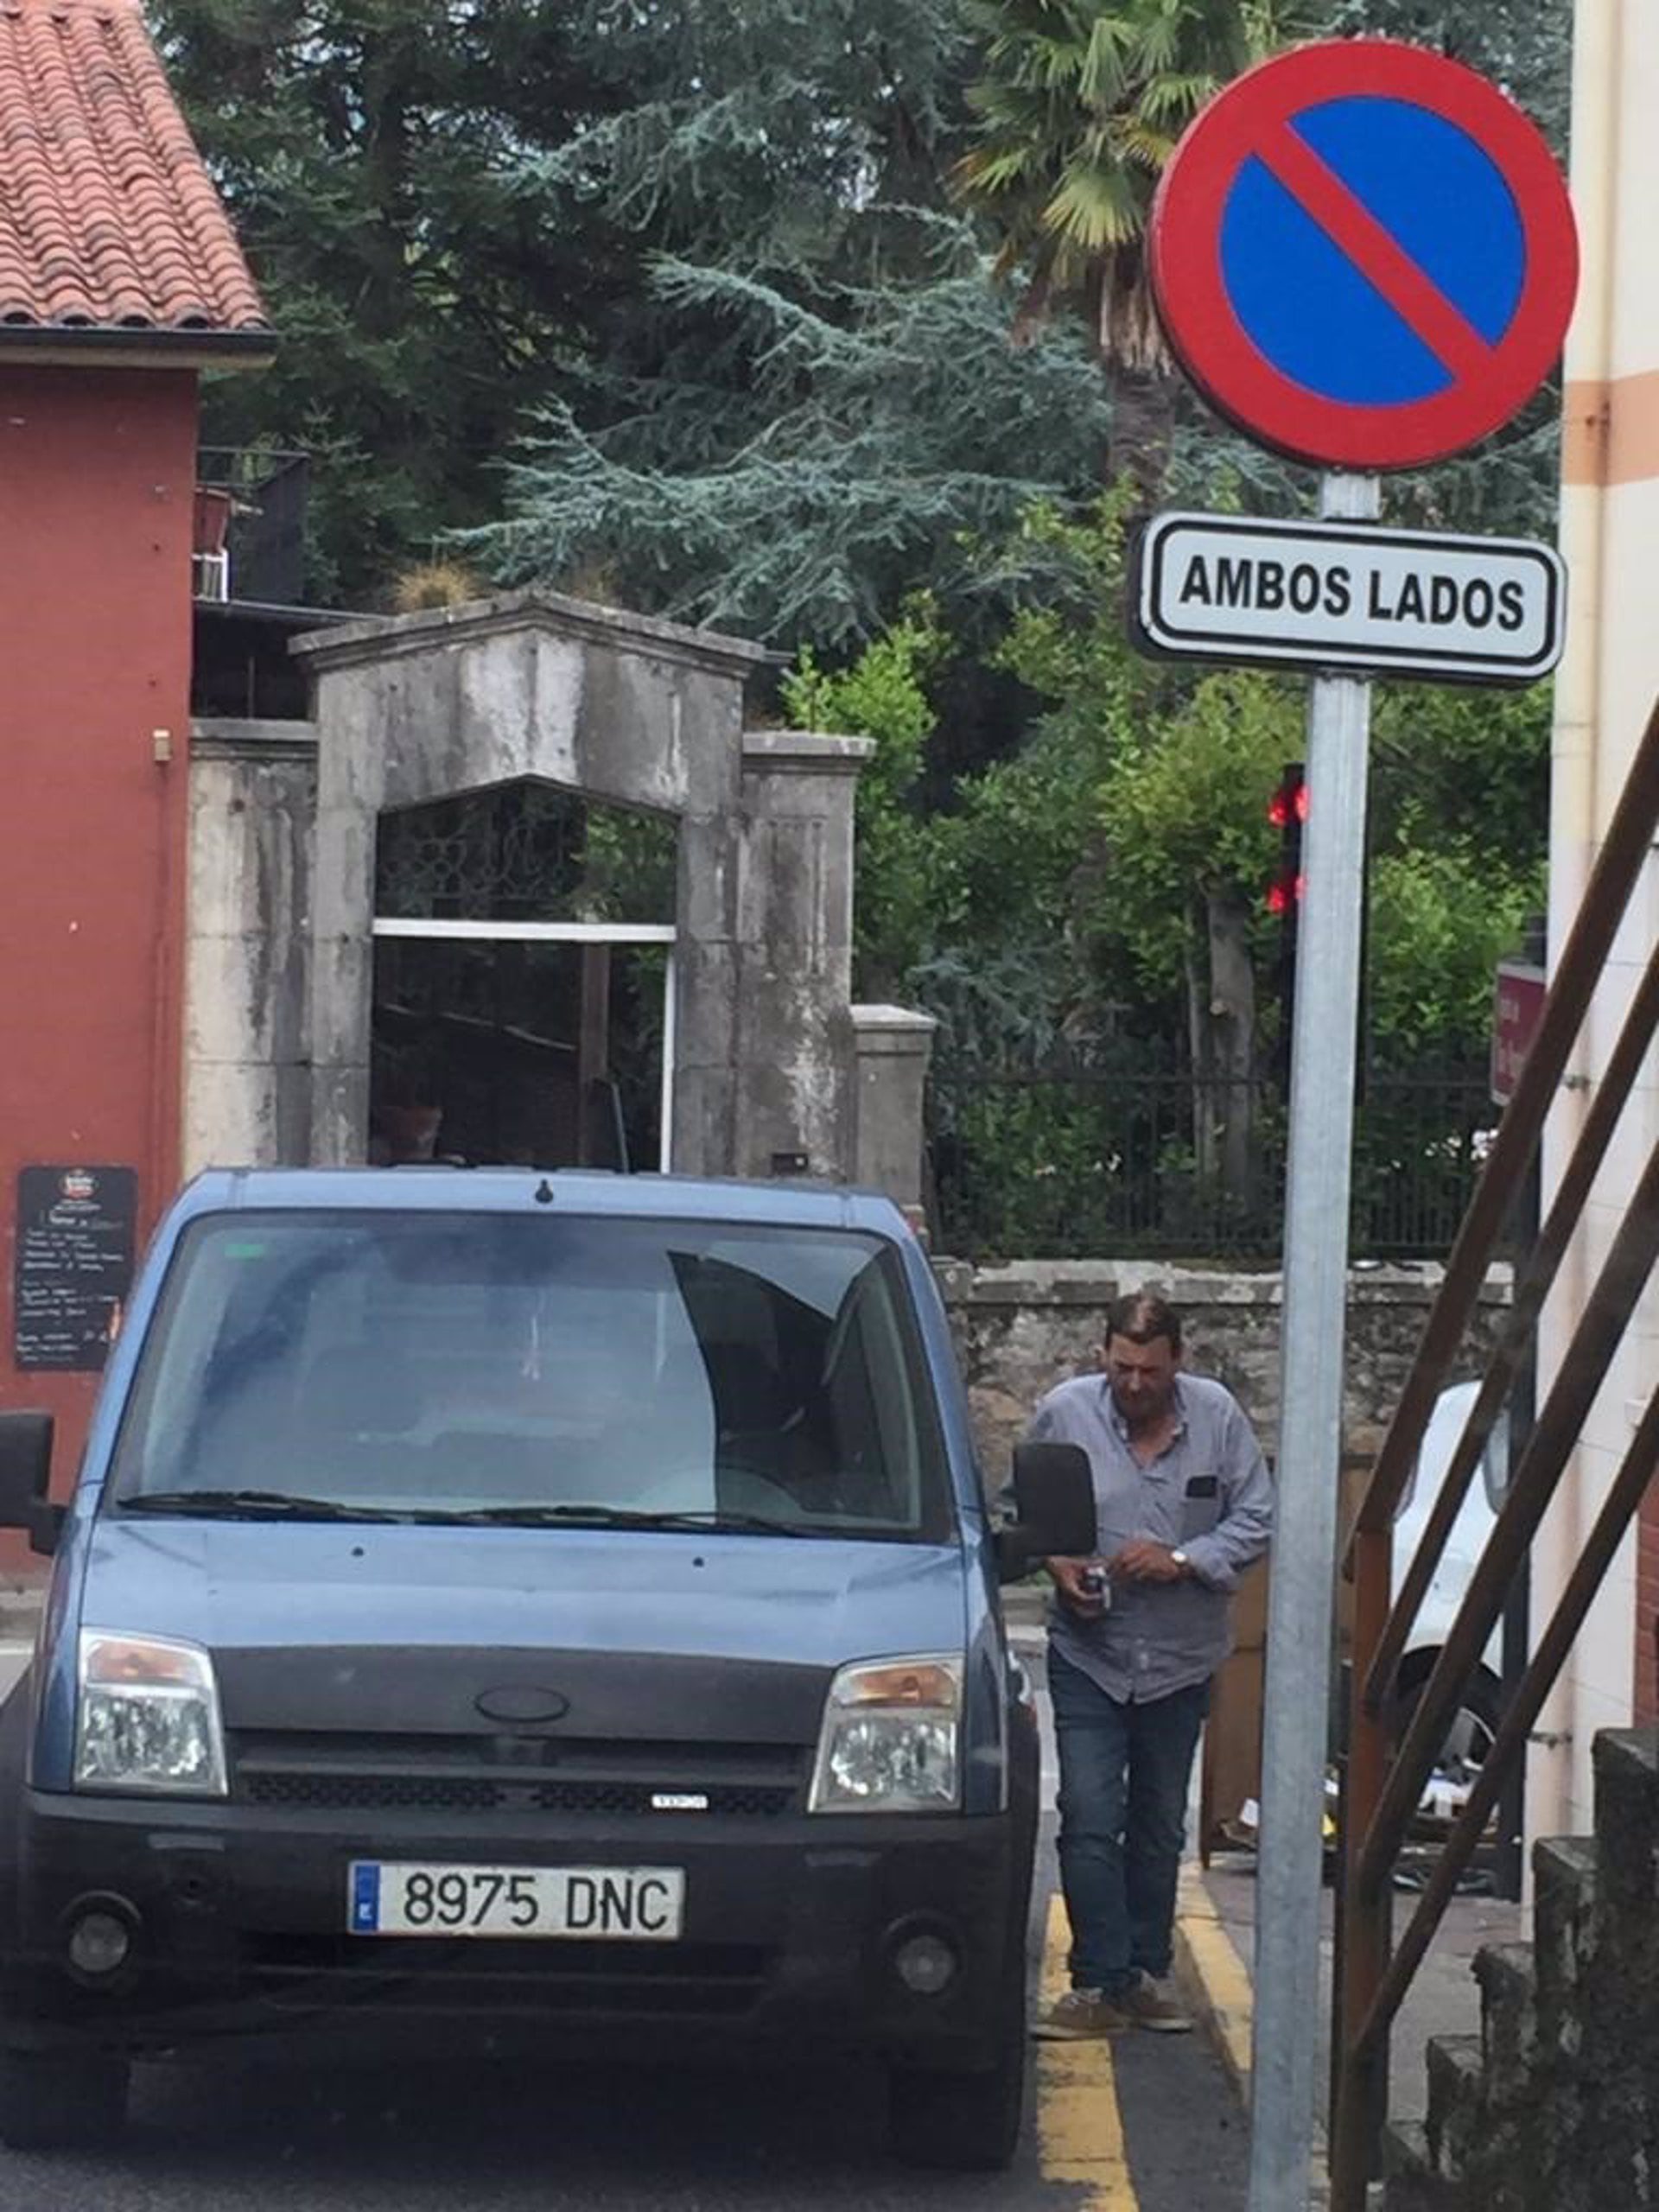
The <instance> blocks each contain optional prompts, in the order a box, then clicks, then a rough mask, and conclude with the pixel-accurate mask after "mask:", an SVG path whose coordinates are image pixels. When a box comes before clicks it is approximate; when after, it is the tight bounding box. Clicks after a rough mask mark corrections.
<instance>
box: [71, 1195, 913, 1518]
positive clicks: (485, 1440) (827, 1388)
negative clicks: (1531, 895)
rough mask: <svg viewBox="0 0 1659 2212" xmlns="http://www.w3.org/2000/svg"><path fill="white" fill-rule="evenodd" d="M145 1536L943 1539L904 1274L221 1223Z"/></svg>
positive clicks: (136, 1399)
mask: <svg viewBox="0 0 1659 2212" xmlns="http://www.w3.org/2000/svg"><path fill="white" fill-rule="evenodd" d="M105 1495H106V1497H107V1498H109V1499H110V1501H111V1504H112V1506H113V1507H114V1509H115V1510H124V1511H128V1512H132V1513H156V1512H168V1511H177V1512H183V1513H189V1512H192V1511H199V1512H201V1513H213V1512H216V1513H231V1514H237V1513H241V1514H245V1515H246V1516H250V1517H251V1516H255V1515H270V1514H277V1513H281V1514H285V1515H287V1516H289V1517H300V1518H303V1517H307V1516H315V1517H317V1518H335V1517H339V1516H340V1515H341V1514H342V1513H345V1514H347V1515H359V1514H360V1515H361V1516H362V1517H364V1518H365V1519H371V1518H372V1519H378V1518H382V1517H392V1518H396V1519H413V1520H422V1521H443V1520H448V1519H462V1520H467V1521H471V1520H475V1519H476V1520H480V1521H487V1522H496V1521H500V1522H509V1523H510V1522H513V1521H515V1520H523V1521H524V1522H550V1523H555V1524H563V1522H571V1523H572V1524H575V1525H580V1524H581V1523H582V1522H599V1523H601V1524H602V1523H605V1522H613V1521H614V1522H622V1523H626V1524H627V1525H639V1524H641V1523H643V1524H645V1525H648V1526H649V1525H653V1524H655V1525H662V1526H676V1525H678V1526H696V1527H702V1526H713V1527H720V1526H729V1527H732V1528H742V1529H748V1530H751V1531H756V1530H758V1531H766V1530H769V1529H776V1530H777V1531H778V1533H779V1534H787V1535H860V1536H871V1537H876V1538H883V1539H888V1540H892V1539H901V1540H902V1539H910V1540H914V1541H938V1539H940V1538H941V1537H943V1536H944V1535H947V1534H948V1533H949V1531H950V1526H951V1519H952V1515H951V1506H950V1494H949V1485H948V1483H947V1480H946V1477H945V1473H944V1461H943V1456H942V1451H941V1446H940V1440H939V1437H938V1428H937V1423H936V1419H935V1415H934V1411H933V1406H932V1400H931V1393H930V1391H929V1389H928V1387H927V1383H926V1379H925V1368H924V1365H923V1362H922V1356H921V1351H920V1346H919V1344H918V1341H917V1338H916V1334H915V1327H914V1322H913V1319H912V1314H911V1311H910V1307H909V1303H908V1299H907V1296H906V1290H905V1287H904V1283H903V1281H902V1274H901V1271H900V1268H899V1262H898V1256H897V1255H896V1254H895V1253H894V1251H893V1249H892V1248H891V1247H890V1246H888V1245H887V1243H885V1242H884V1241H883V1240H882V1239H880V1238H879V1237H874V1236H861V1235H855V1234H849V1233H845V1232H842V1231H836V1230H801V1229H783V1228H778V1227H753V1228H751V1227H747V1226H737V1225H733V1224H724V1223H721V1224H705V1223H678V1222H662V1221H656V1222H649V1221H636V1220H619V1219H615V1218H604V1217H569V1216H554V1215H537V1217H533V1218H525V1217H520V1216H517V1215H504V1214H495V1213H477V1214H466V1215H457V1214H454V1213H448V1212H445V1213H435V1212H431V1211H410V1212H408V1213H391V1212H380V1211H376V1212H373V1213H366V1212H358V1213H353V1212H349V1211H339V1212H335V1213H329V1214H321V1213H311V1212H308V1213H306V1214H304V1215H299V1214H295V1213H283V1212H273V1213H267V1214H253V1213H249V1214H238V1215H236V1216H234V1217H232V1216H218V1217H207V1218H204V1219H202V1220H200V1221H197V1222H195V1223H194V1224H192V1225H191V1226H190V1227H189V1228H188V1230H187V1231H186V1232H185V1235H184V1236H183V1237H182V1239H181V1243H180V1246H179V1249H178V1251H177V1253H176V1254H175V1257H174V1260H173V1263H172V1266H171V1268H169V1270H168V1278H167V1282H166V1285H165V1287H164V1290H163V1294H162V1301H161V1305H160V1308H159V1311H158V1313H157V1315H156V1322H155V1325H154V1326H153V1327H152V1328H151V1330H150V1331H149V1335H148V1338H147V1341H146V1344H145V1345H144V1349H143V1355H142V1357H141V1363H140V1369H139V1374H138V1377H137V1386H136V1389H135V1391H134V1393H133V1396H132V1398H131V1401H130V1410H129V1413H128V1415H127V1418H126V1420H125V1421H124V1424H123V1427H122V1432H121V1435H120V1438H119V1440H118V1446H117V1450H116V1454H115V1460H114V1465H113V1467H112V1470H111V1481H110V1483H109V1484H108V1487H107V1489H106V1492H105Z"/></svg>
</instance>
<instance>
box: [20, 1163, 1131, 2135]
mask: <svg viewBox="0 0 1659 2212" xmlns="http://www.w3.org/2000/svg"><path fill="white" fill-rule="evenodd" d="M50 1442H51V1421H50V1417H49V1416H48V1415H47V1414H36V1413H10V1414H4V1415H0V1524H3V1525H6V1526H16V1527H23V1528H27V1529H29V1532H30V1536H31V1541H32V1542H33V1543H34V1544H35V1548H37V1549H40V1550H42V1551H50V1552H54V1554H55V1561H54V1572H53V1578H52V1583H51V1588H50V1594H49V1598H48V1605H47V1608H46V1612H45V1616H44V1620H43V1624H42V1629H41V1639H40V1643H39V1645H38V1649H37V1651H36V1654H35V1662H34V1664H33V1666H32V1667H31V1669H29V1673H28V1674H27V1675H25V1676H24V1678H23V1680H22V1681H21V1682H20V1684H19V1685H18V1687H17V1689H16V1692H15V1693H14V1694H13V1695H12V1696H11V1698H10V1700H8V1702H7V1703H6V1705H5V1706H4V1708H3V1711H0V1782H3V1783H4V1785H5V1788H4V1796H3V1805H4V1810H3V1812H0V2139H3V2140H4V2141H5V2142H7V2143H8V2144H10V2145H12V2146H14V2147H16V2148H46V2147H50V2146H53V2145H64V2144H70V2143H78V2142H86V2141H87V2140H89V2139H107V2138H108V2137H109V2136H110V2135H111V2133H113V2132H114V2131H115V2130H116V2129H118V2126H120V2123H121V2121H122V2119H123V2117H124V2109H125V2102H126V2094H127V2084H128V2075H129V2069H130V2063H131V2061H132V2060H134V2059H135V2058H142V2057H143V2056H146V2055H153V2054H160V2053H172V2052H178V2051H181V2050H185V2051H188V2049H189V2047H190V2046H191V2045H192V2044H202V2043H204V2042H206V2041H207V2039H209V2038H216V2037H220V2036H222V2035H223V2034H225V2033H226V2032H227V2031H236V2032H238V2033H246V2032H248V2031H251V2030H259V2029H265V2028H268V2029H270V2030H271V2031H287V2032H289V2034H292V2035H296V2036H297V2035H301V2034H304V2035H307V2036H310V2037H315V2038H317V2039H318V2043H319V2045H320V2046H321V2044H323V2043H324V2042H326V2040H327V2037H328V2036H329V2034H330V2032H331V2031H346V2032H349V2035H350V2037H351V2039H352V2042H353V2047H355V2048H359V2049H360V2048H362V2047H363V2038H364V2037H365V2033H366V2032H367V2031H368V2030H369V2029H370V2027H371V2025H374V2026H376V2027H378V2028H379V2029H383V2030H384V2031H385V2034H386V2036H387V2037H388V2039H393V2038H396V2037H407V2036H411V2035H412V2036H414V2037H416V2038H417V2039H418V2038H419V2037H428V2038H429V2039H430V2040H431V2041H433V2042H434V2043H437V2042H439V2041H440V2040H441V2041H442V2047H443V2048H444V2049H445V2050H453V2049H455V2048H456V2047H457V2045H458V2044H459V2043H460V2041H461V2039H462V2038H463V2037H469V2036H470V2037H475V2038H476V2039H477V2041H478V2044H479V2047H480V2049H488V2050H494V2051H498V2052H505V2051H507V2050H511V2049H512V2047H513V2046H514V2044H516V2043H518V2042H520V2041H521V2040H522V2043H523V2045H524V2048H525V2049H526V2050H533V2051H535V2052H536V2053H537V2054H541V2055H543V2056H545V2055H546V2054H548V2053H549V2052H550V2051H552V2050H556V2049H557V2048H558V2046H559V2044H560V2042H561V2040H562V2039H563V2040H564V2041H565V2042H567V2043H568V2044H569V2046H570V2047H572V2048H577V2047H579V2048H580V2050H582V2052H583V2053H584V2054H588V2055H594V2054H595V2053H601V2054H614V2055H616V2056H626V2057H630V2058H632V2057H635V2056H646V2055H650V2056H659V2055H661V2053H662V2052H664V2051H672V2050H676V2049H678V2050H683V2049H684V2048H685V2044H686V2040H687V2038H688V2037H694V2038H695V2043H696V2048H697V2049H698V2050H699V2051H702V2050H706V2049H708V2048H709V2046H710V2045H711V2044H713V2043H714V2042H715V2039H716V2038H718V2039H720V2041H721V2042H722V2043H724V2044H727V2045H728V2046H729V2047H730V2048H731V2049H732V2050H734V2052H742V2053H746V2054H748V2055H750V2056H756V2055H769V2054H777V2053H780V2052H781V2053H785V2054H788V2055H789V2056H791V2058H793V2057H798V2056H804V2055H805V2054H808V2053H810V2052H811V2051H813V2050H820V2051H821V2050H836V2049H839V2050H847V2051H864V2052H872V2053H874V2054H877V2055H879V2056H880V2057H881V2058H883V2059H884V2060H885V2062H886V2063H887V2068H888V2072H889V2078H890V2082H891V2124H892V2139H893V2146H894V2149H895V2151H896V2152H898V2154H899V2156H900V2157H902V2158H906V2159H908V2160H911V2161H912V2162H916V2163H919V2164H944V2165H950V2166H960V2167H964V2168H969V2167H987V2166H996V2165H999V2164H1003V2163H1006V2161H1007V2158H1009V2157H1010V2156H1011V2154H1012V2152H1013V2149H1014V2143H1015V2140H1016V2138H1017V2135H1018V2132H1019V2126H1020V2105H1021V2096H1022V2083H1023V2078H1024V2071H1025V2049H1024V2044H1025V2002H1026V1974H1025V1937H1026V1926H1027V1904H1028V1891H1029V1886H1030V1879H1031V1868H1032V1857H1033V1836H1034V1831H1035V1824H1036V1816H1037V1788H1038V1757H1037V1732H1036V1726H1035V1721H1034V1717H1033V1707H1032V1703H1031V1700H1030V1695H1029V1692H1028V1689H1027V1686H1026V1684H1025V1681H1024V1680H1023V1677H1022V1675H1021V1673H1020V1669H1019V1667H1018V1665H1017V1664H1016V1663H1015V1662H1014V1660H1013V1659H1012V1657H1011V1656H1010V1653H1009V1650H1008V1648H1007V1643H1006V1642H1005V1640H1004V1636H1003V1630H1002V1625H1001V1614H1000V1609H999V1605H998V1599H997V1586H998V1581H999V1578H1001V1579H1006V1578H1007V1576H1008V1575H1009V1574H1010V1573H1021V1572H1024V1571H1025V1569H1026V1567H1027V1565H1028V1564H1029V1562H1030V1560H1031V1559H1032V1558H1033V1556H1034V1555H1037V1554H1045V1553H1049V1552H1057V1551H1058V1552H1071V1553H1081V1552H1086V1551H1088V1550H1090V1549H1091V1548H1092V1547H1093V1541H1094V1527H1093V1512H1094V1509H1093V1502H1092V1495H1091V1491H1090V1483H1089V1478H1088V1470H1087V1464H1086V1462H1085V1461H1084V1459H1083V1457H1082V1455H1081V1453H1078V1452H1076V1450H1075V1447H1072V1446H1039V1447H1024V1448H1022V1451H1021V1452H1020V1453H1018V1454H1016V1465H1015V1488H1016V1495H1017V1497H1018V1498H1019V1510H1020V1518H1019V1520H1018V1522H1016V1523H1015V1524H1014V1526H1013V1527H1012V1528H1008V1529H1001V1530H995V1529H993V1528H992V1527H991V1526H990V1525H989V1523H988V1518H987V1515H986V1512H985V1509H984V1505H983V1503H982V1490H981V1485H980V1481H979V1478H978V1473H977V1470H976V1465H975V1461H974V1455H973V1450H972V1446H971V1443H970V1440H969V1427H968V1421H967V1416H966V1411H965V1406H964V1402H963V1392H962V1389H961V1387H960V1383H959V1381H958V1377H957V1369H956V1365H955V1362H954V1359H953V1356H952V1350H951V1345H950V1338H949V1335H948V1332H947V1329H946V1324H945V1318H944V1312H943V1309H942V1307H941V1305H940V1302H939V1300H938V1294H937V1292H936V1290H935V1287H934V1283H933V1279H932V1276H931V1271H930V1269H929V1268H928V1266H927V1263H926V1261H925V1255H923V1253H922V1252H921V1251H920V1250H919V1249H918V1246H917V1244H916V1242H915V1240H914V1238H913V1237H912V1235H911V1234H910V1232H909V1230H908V1228H907V1226H906V1223H905V1222H904V1220H903V1218H902V1217H901V1216H900V1215H899V1212H898V1211H897V1210H896V1209H895V1208H894V1207H893V1205H890V1204H889V1203H888V1202H887V1200H885V1199H883V1198H875V1197H872V1196H867V1195H860V1194H855V1193H852V1192H843V1191H838V1190H832V1189H828V1188H817V1189H813V1188H806V1187H791V1186H785V1185H772V1184H767V1185H744V1184H739V1183H719V1182H692V1181H681V1180H676V1179H657V1178H616V1177H608V1176H596V1175H580V1174H567V1173H556V1174H542V1173H537V1172H534V1171H520V1170H499V1171H497V1170H467V1169H451V1168H425V1169H423V1168H410V1169H391V1170H361V1171H359V1170H339V1169H337V1170H311V1169H305V1170H261V1171H249V1172H237V1173H232V1172H216V1173H210V1174H207V1175H205V1176H203V1177H201V1178H200V1179H199V1180H197V1181H196V1182H194V1184H192V1185H190V1187H189V1188H188V1190H187V1191H186V1192H184V1193H183V1194H182V1196H181V1198H179V1199H178V1200H177V1202H176V1203H175V1205H174V1207H173V1209H172V1211H171V1212H170V1213H169V1214H168V1217H167V1218H166V1220H165V1221H164V1222H163V1223H162V1226H161V1228H160V1230H159V1231H158V1232H157V1235H156V1238H155V1241H154V1243H153V1246H152V1249H151V1251H150V1253H149V1258H148V1260H147V1262H146V1264H145V1267H144V1268H143V1273H142V1275H141V1279H140V1281H139V1283H138V1285H137V1288H136V1290H135V1293H134V1295H133V1298H132V1300H131V1301H130V1307H129V1310H128V1313H127V1316H126V1319H125V1325H124V1328H123V1329H122V1332H121V1334H120V1337H119V1339H118V1343H117V1344H116V1345H115V1347H114V1349H113V1351H112V1352H111V1358H110V1363H109V1366H108V1369H107V1371H106V1373H105V1377H104V1383H103V1388H102V1390H101V1393H100V1395H99V1402H98V1406H97V1408H96V1412H95V1414H94V1417H93V1420H92V1427H91V1431H90V1434H89V1437H88V1440H87V1445H86V1453H85V1457H84V1459H83V1462H82V1465H81V1467H80V1470H79V1478H78V1480H77V1483H76V1485H75V1489H74V1491H73V1497H72V1498H71V1500H70V1502H69V1503H68V1504H67V1506H65V1505H61V1504H57V1503H50V1502H48V1498H47V1495H46V1482H47V1469H48V1455H49V1450H50Z"/></svg>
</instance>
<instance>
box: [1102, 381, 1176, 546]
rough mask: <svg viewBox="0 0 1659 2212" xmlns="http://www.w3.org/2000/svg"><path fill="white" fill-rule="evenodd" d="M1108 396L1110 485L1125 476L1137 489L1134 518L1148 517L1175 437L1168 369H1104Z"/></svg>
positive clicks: (1160, 490)
mask: <svg viewBox="0 0 1659 2212" xmlns="http://www.w3.org/2000/svg"><path fill="white" fill-rule="evenodd" d="M1106 377H1107V383H1108V385H1109V389H1110V391H1111V396H1112V432H1111V437H1112V443H1111V452H1110V455H1109V463H1108V471H1109V477H1110V479H1111V480H1112V481H1114V482H1116V480H1117V479H1118V478H1119V477H1120V476H1127V477H1128V479H1129V480H1130V481H1131V483H1132V484H1133V485H1134V486H1135V512H1136V514H1137V515H1147V514H1150V513H1151V512H1152V511H1153V510H1154V508H1155V507H1156V506H1157V505H1159V504H1160V501H1161V500H1162V499H1163V496H1164V479H1165V478H1166V476H1167V474H1169V451H1170V445H1171V442H1172V441H1173V437H1174V435H1175V379H1174V378H1173V376H1172V375H1170V374H1169V373H1167V372H1166V371H1163V370H1158V369H1132V368H1126V367H1125V366H1124V365H1122V363H1121V362H1116V361H1109V362H1108V363H1107V365H1106Z"/></svg>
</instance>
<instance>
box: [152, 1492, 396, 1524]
mask: <svg viewBox="0 0 1659 2212" xmlns="http://www.w3.org/2000/svg"><path fill="white" fill-rule="evenodd" d="M113 1502H114V1503H116V1504H117V1505H118V1506H119V1507H120V1509H121V1510H122V1511H123V1512H124V1513H179V1514H186V1515H189V1514H200V1515H202V1516H204V1517H208V1516H212V1517H214V1518H217V1519H220V1520H226V1521H238V1520H245V1521H407V1520H409V1519H410V1517H411V1516H410V1514H409V1513H408V1512H407V1511H405V1510H402V1509H399V1508H388V1507H385V1506H379V1505H347V1504H345V1503H342V1501H341V1500H340V1499H339V1498H337V1497H303V1496H302V1495H301V1494H300V1493H299V1492H297V1491H286V1490H149V1491H132V1492H130V1493H129V1495H128V1496H127V1497H118V1498H116V1499H115V1500H114V1501H113Z"/></svg>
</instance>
